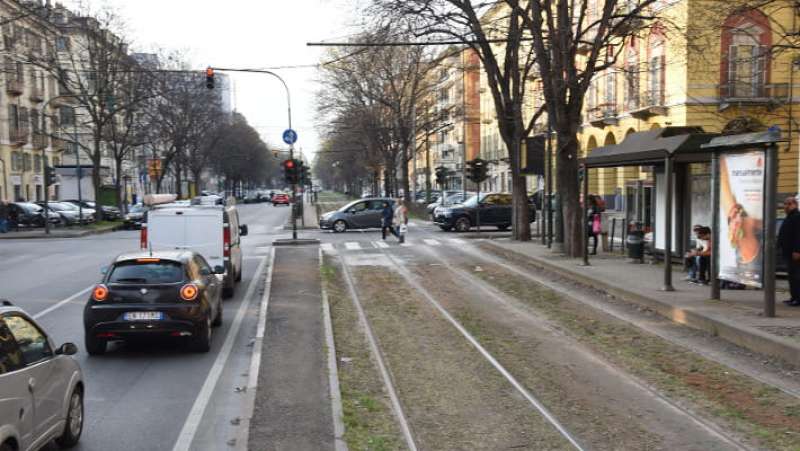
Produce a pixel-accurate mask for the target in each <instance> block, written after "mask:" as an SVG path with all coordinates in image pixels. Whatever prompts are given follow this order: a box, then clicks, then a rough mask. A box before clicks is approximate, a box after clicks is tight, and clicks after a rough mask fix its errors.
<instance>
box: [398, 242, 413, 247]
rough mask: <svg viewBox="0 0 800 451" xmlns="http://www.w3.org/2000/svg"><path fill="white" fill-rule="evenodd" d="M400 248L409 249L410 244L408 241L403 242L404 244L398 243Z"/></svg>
mask: <svg viewBox="0 0 800 451" xmlns="http://www.w3.org/2000/svg"><path fill="white" fill-rule="evenodd" d="M400 246H402V247H411V243H410V242H409V241H408V240H405V241H404V242H402V243H400Z"/></svg>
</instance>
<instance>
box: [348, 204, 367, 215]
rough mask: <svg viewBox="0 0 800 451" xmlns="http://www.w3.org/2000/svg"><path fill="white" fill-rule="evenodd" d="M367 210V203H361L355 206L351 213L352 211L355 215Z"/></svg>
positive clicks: (351, 208)
mask: <svg viewBox="0 0 800 451" xmlns="http://www.w3.org/2000/svg"><path fill="white" fill-rule="evenodd" d="M366 209H367V203H366V202H359V203H357V204H355V205H353V206H352V207H350V211H352V212H353V213H359V212H362V211H364V210H366Z"/></svg>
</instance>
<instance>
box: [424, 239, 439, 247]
mask: <svg viewBox="0 0 800 451" xmlns="http://www.w3.org/2000/svg"><path fill="white" fill-rule="evenodd" d="M422 241H424V242H425V244H427V245H428V246H439V245H441V244H442V243H440V242H438V241H436V240H431V239H424V240H422Z"/></svg>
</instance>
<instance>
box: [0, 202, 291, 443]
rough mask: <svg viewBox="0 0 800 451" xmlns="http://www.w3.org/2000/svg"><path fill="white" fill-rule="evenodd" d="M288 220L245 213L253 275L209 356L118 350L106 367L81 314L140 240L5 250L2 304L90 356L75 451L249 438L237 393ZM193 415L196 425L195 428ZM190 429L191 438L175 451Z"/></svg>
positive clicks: (257, 208) (109, 237)
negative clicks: (225, 351) (272, 248)
mask: <svg viewBox="0 0 800 451" xmlns="http://www.w3.org/2000/svg"><path fill="white" fill-rule="evenodd" d="M288 214H289V209H286V208H273V207H271V206H269V205H267V204H258V205H242V206H240V217H241V223H242V224H247V225H248V226H249V229H250V230H249V231H250V234H249V236H247V237H243V239H242V249H243V254H244V259H245V260H244V265H243V266H244V274H243V278H242V282H241V284H240V285H239V286H238V288H237V291H236V295H235V297H234V298H233V299H230V300H227V301H226V302H225V311H224V323H223V326H222V327H220V328H219V329H216V330H215V336H214V340H213V348H212V350H211V352H209V353H207V354H195V353H190V352H187V351H185V350H184V349H183V348H182V347H180V346H179V345H177V344H175V343H161V342H156V343H149V344H138V345H126V346H117V347H114V348H112V349H111V351H110V352H109V353H108V354H107V355H105V356H102V357H92V358H89V357H88V355H87V354H86V353H85V351H83V349H82V348H83V327H82V310H83V304H84V302H85V300H86V299H87V296H88V292H89V288H90V287H91V286H93V284H94V283H96V282H97V281H98V280H99V278H100V274H101V273H100V271H101V268H102V267H104V266H106V265H108V263H109V262H110V261H111V260H112V259H113V258H114V256H116V255H117V254H119V253H122V252H126V251H131V250H136V249H137V248H138V232H136V231H123V232H114V233H110V234H105V235H99V236H92V237H86V238H79V239H63V240H57V239H47V240H5V241H3V242H2V243H0V298H7V299H9V300H11V301H12V302H14V303H15V304H16V305H18V306H19V307H21V308H23V309H25V310H26V311H27V312H28V313H29V314H31V315H34V316H35V317H36V318H37V319H38V320H39V321H40V322H41V323H42V324H43V326H44V327H45V329H46V331H47V332H48V333H49V334H50V335H51V336H52V337H53V339H54V340H55V341H56V343H63V342H74V343H76V344H77V345H78V347H79V348H80V349H81V351H80V352H79V353H78V355H77V356H76V358H77V360H78V362H79V363H80V365H81V367H82V368H83V371H84V376H85V379H86V387H87V395H86V425H85V429H84V433H83V437H82V439H81V442H80V444H79V446H78V447H76V448H75V449H77V450H98V451H99V450H102V451H107V450H112V449H125V450H156V449H157V450H169V449H173V447H175V449H179V446H181V445H182V446H183V448H185V449H192V450H205V449H208V450H219V449H230V448H229V446H230V445H231V444H234V443H235V442H234V441H235V440H237V437H241V431H240V430H238V429H240V428H239V426H238V425H239V421H238V418H240V417H241V416H242V415H243V413H244V404H245V403H244V396H243V395H242V394H241V390H237V388H238V387H242V386H245V385H246V382H247V369H248V366H249V363H250V354H251V353H250V349H251V347H250V346H251V344H252V343H251V342H252V337H253V336H254V334H255V327H256V324H255V323H256V318H257V313H258V305H259V301H260V299H261V287H262V286H263V281H264V277H265V272H266V271H265V270H266V259H267V256H268V254H269V248H268V245H269V243H271V241H272V240H273V239H274V238H277V237H281V236H286V233H285V232H284V231H282V230H280V228H281V226H282V225H283V224H284V223H285V222H286V217H287V215H288ZM262 263H264V264H262ZM259 268H260V269H261V273H260V274H256V272H257V270H258V269H259ZM248 292H249V293H250V294H251V302H250V304H249V306H248V308H247V310H248V311H246V312H245V314H244V316H243V318H244V320H243V322H242V323H241V327H239V328H238V331H237V334H236V336H234V337H232V338H231V340H233V341H232V346H231V347H230V349H231V353H230V356H228V357H226V358H225V356H223V358H224V359H219V360H218V356H219V354H220V350H221V349H222V348H223V344H224V342H225V341H226V338H227V337H228V335H229V334H230V333H231V331H232V325H233V322H234V318H235V317H236V314H237V312H238V311H239V309H240V307H242V305H243V302H244V301H245V295H246V294H247V293H248ZM215 363H216V364H217V366H219V365H220V363H221V364H222V365H223V367H222V368H223V369H222V371H221V373H220V376H219V379H218V380H217V381H213V380H212V381H210V382H207V378H208V375H209V373H210V372H211V369H212V367H214V365H215ZM214 382H216V383H214ZM212 383H213V385H210V386H209V385H208V384H212ZM204 385H205V386H206V390H205V392H204V395H203V396H200V399H199V401H198V395H200V394H201V392H203V387H204ZM203 401H205V404H203ZM203 406H208V408H205V409H203V408H202V407H203ZM198 407H200V408H199V409H198ZM190 412H192V413H193V414H195V418H193V419H190V421H188V422H187V417H188V416H189V414H190ZM187 423H188V424H187ZM185 425H188V426H190V427H189V428H188V432H189V435H184V436H183V437H182V438H181V441H180V442H178V443H176V440H178V437H179V434H180V433H181V431H182V430H183V431H184V433H185V432H186V431H187V429H186V428H185V427H184V426H185ZM53 449H55V447H53Z"/></svg>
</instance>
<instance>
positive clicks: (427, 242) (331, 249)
mask: <svg viewBox="0 0 800 451" xmlns="http://www.w3.org/2000/svg"><path fill="white" fill-rule="evenodd" d="M467 242H468V241H467V240H464V239H461V238H448V239H433V238H424V239H417V240H409V239H406V241H405V242H404V243H398V242H397V241H396V240H387V241H383V240H375V241H345V242H338V243H330V242H328V243H321V244H320V248H321V249H322V251H323V252H325V253H328V254H334V253H337V252H339V251H349V252H355V251H365V250H385V249H393V248H397V247H403V248H408V247H415V246H427V247H440V246H455V247H463V246H464V245H466V244H467Z"/></svg>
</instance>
